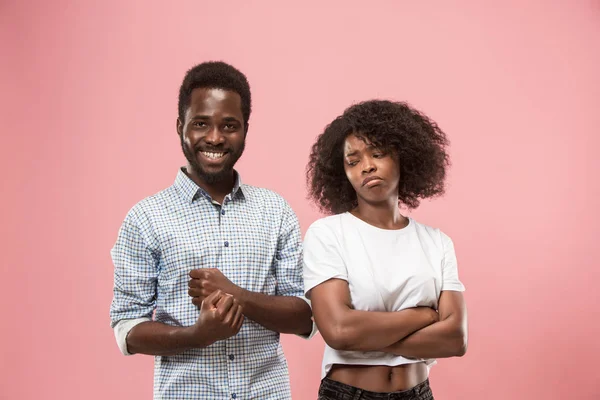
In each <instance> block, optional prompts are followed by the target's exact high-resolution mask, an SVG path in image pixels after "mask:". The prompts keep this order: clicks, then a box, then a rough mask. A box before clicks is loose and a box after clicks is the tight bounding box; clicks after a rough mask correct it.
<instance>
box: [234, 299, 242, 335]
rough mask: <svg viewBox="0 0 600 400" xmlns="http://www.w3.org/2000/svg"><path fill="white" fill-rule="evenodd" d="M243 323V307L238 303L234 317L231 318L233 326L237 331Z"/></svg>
mask: <svg viewBox="0 0 600 400" xmlns="http://www.w3.org/2000/svg"><path fill="white" fill-rule="evenodd" d="M243 323H244V309H243V308H242V306H241V305H238V307H237V310H236V311H235V319H234V320H233V327H234V329H235V330H236V331H239V330H240V328H241V327H242V324H243Z"/></svg>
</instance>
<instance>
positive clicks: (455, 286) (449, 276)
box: [441, 232, 465, 292]
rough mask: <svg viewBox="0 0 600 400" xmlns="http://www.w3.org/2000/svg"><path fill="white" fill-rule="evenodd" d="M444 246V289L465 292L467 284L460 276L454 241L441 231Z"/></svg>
mask: <svg viewBox="0 0 600 400" xmlns="http://www.w3.org/2000/svg"><path fill="white" fill-rule="evenodd" d="M441 236H442V248H443V250H444V260H443V262H442V291H444V290H452V291H456V292H464V290H465V286H464V285H463V284H462V282H461V281H460V279H459V278H458V267H457V262H456V253H455V252H454V243H453V242H452V239H450V237H449V236H448V235H446V234H445V233H443V232H441Z"/></svg>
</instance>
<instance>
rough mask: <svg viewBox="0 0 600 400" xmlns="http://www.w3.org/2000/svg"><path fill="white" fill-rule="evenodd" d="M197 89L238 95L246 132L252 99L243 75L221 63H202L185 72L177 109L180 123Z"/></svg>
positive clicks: (246, 80) (183, 119)
mask: <svg viewBox="0 0 600 400" xmlns="http://www.w3.org/2000/svg"><path fill="white" fill-rule="evenodd" d="M197 88H207V89H208V88H210V89H223V90H231V91H233V92H236V93H237V94H239V95H240V98H241V99H242V114H243V116H244V129H245V130H246V132H248V120H249V119H250V112H251V111H252V99H251V96H250V85H249V84H248V79H246V76H245V75H244V74H243V73H241V72H240V71H239V70H238V69H236V68H235V67H233V66H231V65H229V64H227V63H224V62H222V61H208V62H204V63H202V64H198V65H196V66H195V67H193V68H191V69H190V70H189V71H187V73H186V74H185V77H184V78H183V82H182V83H181V86H180V87H179V102H178V104H177V109H178V117H179V120H180V121H185V112H186V110H187V108H188V107H189V106H190V99H191V97H192V91H193V90H194V89H197Z"/></svg>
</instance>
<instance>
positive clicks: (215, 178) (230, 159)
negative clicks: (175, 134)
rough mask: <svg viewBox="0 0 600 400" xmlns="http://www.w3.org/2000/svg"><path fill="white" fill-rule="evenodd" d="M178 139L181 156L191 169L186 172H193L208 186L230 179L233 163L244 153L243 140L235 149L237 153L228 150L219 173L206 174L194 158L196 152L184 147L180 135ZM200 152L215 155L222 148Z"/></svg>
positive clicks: (205, 149)
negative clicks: (181, 151)
mask: <svg viewBox="0 0 600 400" xmlns="http://www.w3.org/2000/svg"><path fill="white" fill-rule="evenodd" d="M179 138H180V141H181V149H182V150H183V154H184V155H185V158H186V160H187V161H188V164H189V166H190V167H191V168H192V171H188V172H193V173H194V174H195V175H196V176H198V177H199V178H201V179H202V180H203V181H204V182H206V183H207V184H209V185H210V184H213V183H217V182H221V181H223V180H224V179H227V178H230V177H231V176H232V172H233V167H234V165H235V163H236V162H237V160H239V158H240V157H241V156H242V153H243V152H244V148H245V147H246V141H245V140H244V141H243V142H242V145H241V146H240V148H239V149H237V151H236V150H233V149H231V148H230V149H228V153H227V161H226V162H225V164H224V165H223V167H222V168H221V169H220V170H219V171H216V172H208V171H206V170H205V169H204V168H202V166H201V165H200V163H199V162H198V158H197V156H196V153H197V152H196V151H194V150H193V149H191V148H190V147H189V146H187V145H186V143H185V142H184V140H183V135H180V136H179ZM202 150H203V151H210V152H216V153H220V152H222V151H223V149H222V148H221V149H220V148H214V147H211V148H203V149H202Z"/></svg>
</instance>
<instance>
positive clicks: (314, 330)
mask: <svg viewBox="0 0 600 400" xmlns="http://www.w3.org/2000/svg"><path fill="white" fill-rule="evenodd" d="M298 298H300V299H302V300H304V301H305V302H307V303H308V306H309V307H310V309H311V310H312V305H311V304H310V300H309V299H307V298H306V297H304V296H298ZM311 320H312V329H311V331H310V333H309V334H306V335H296V336H299V337H301V338H302V339H306V340H308V339H310V338H312V337H313V336H315V334H316V333H317V332H318V331H319V330H318V329H317V324H315V320H314V319H313V318H312V317H311Z"/></svg>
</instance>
